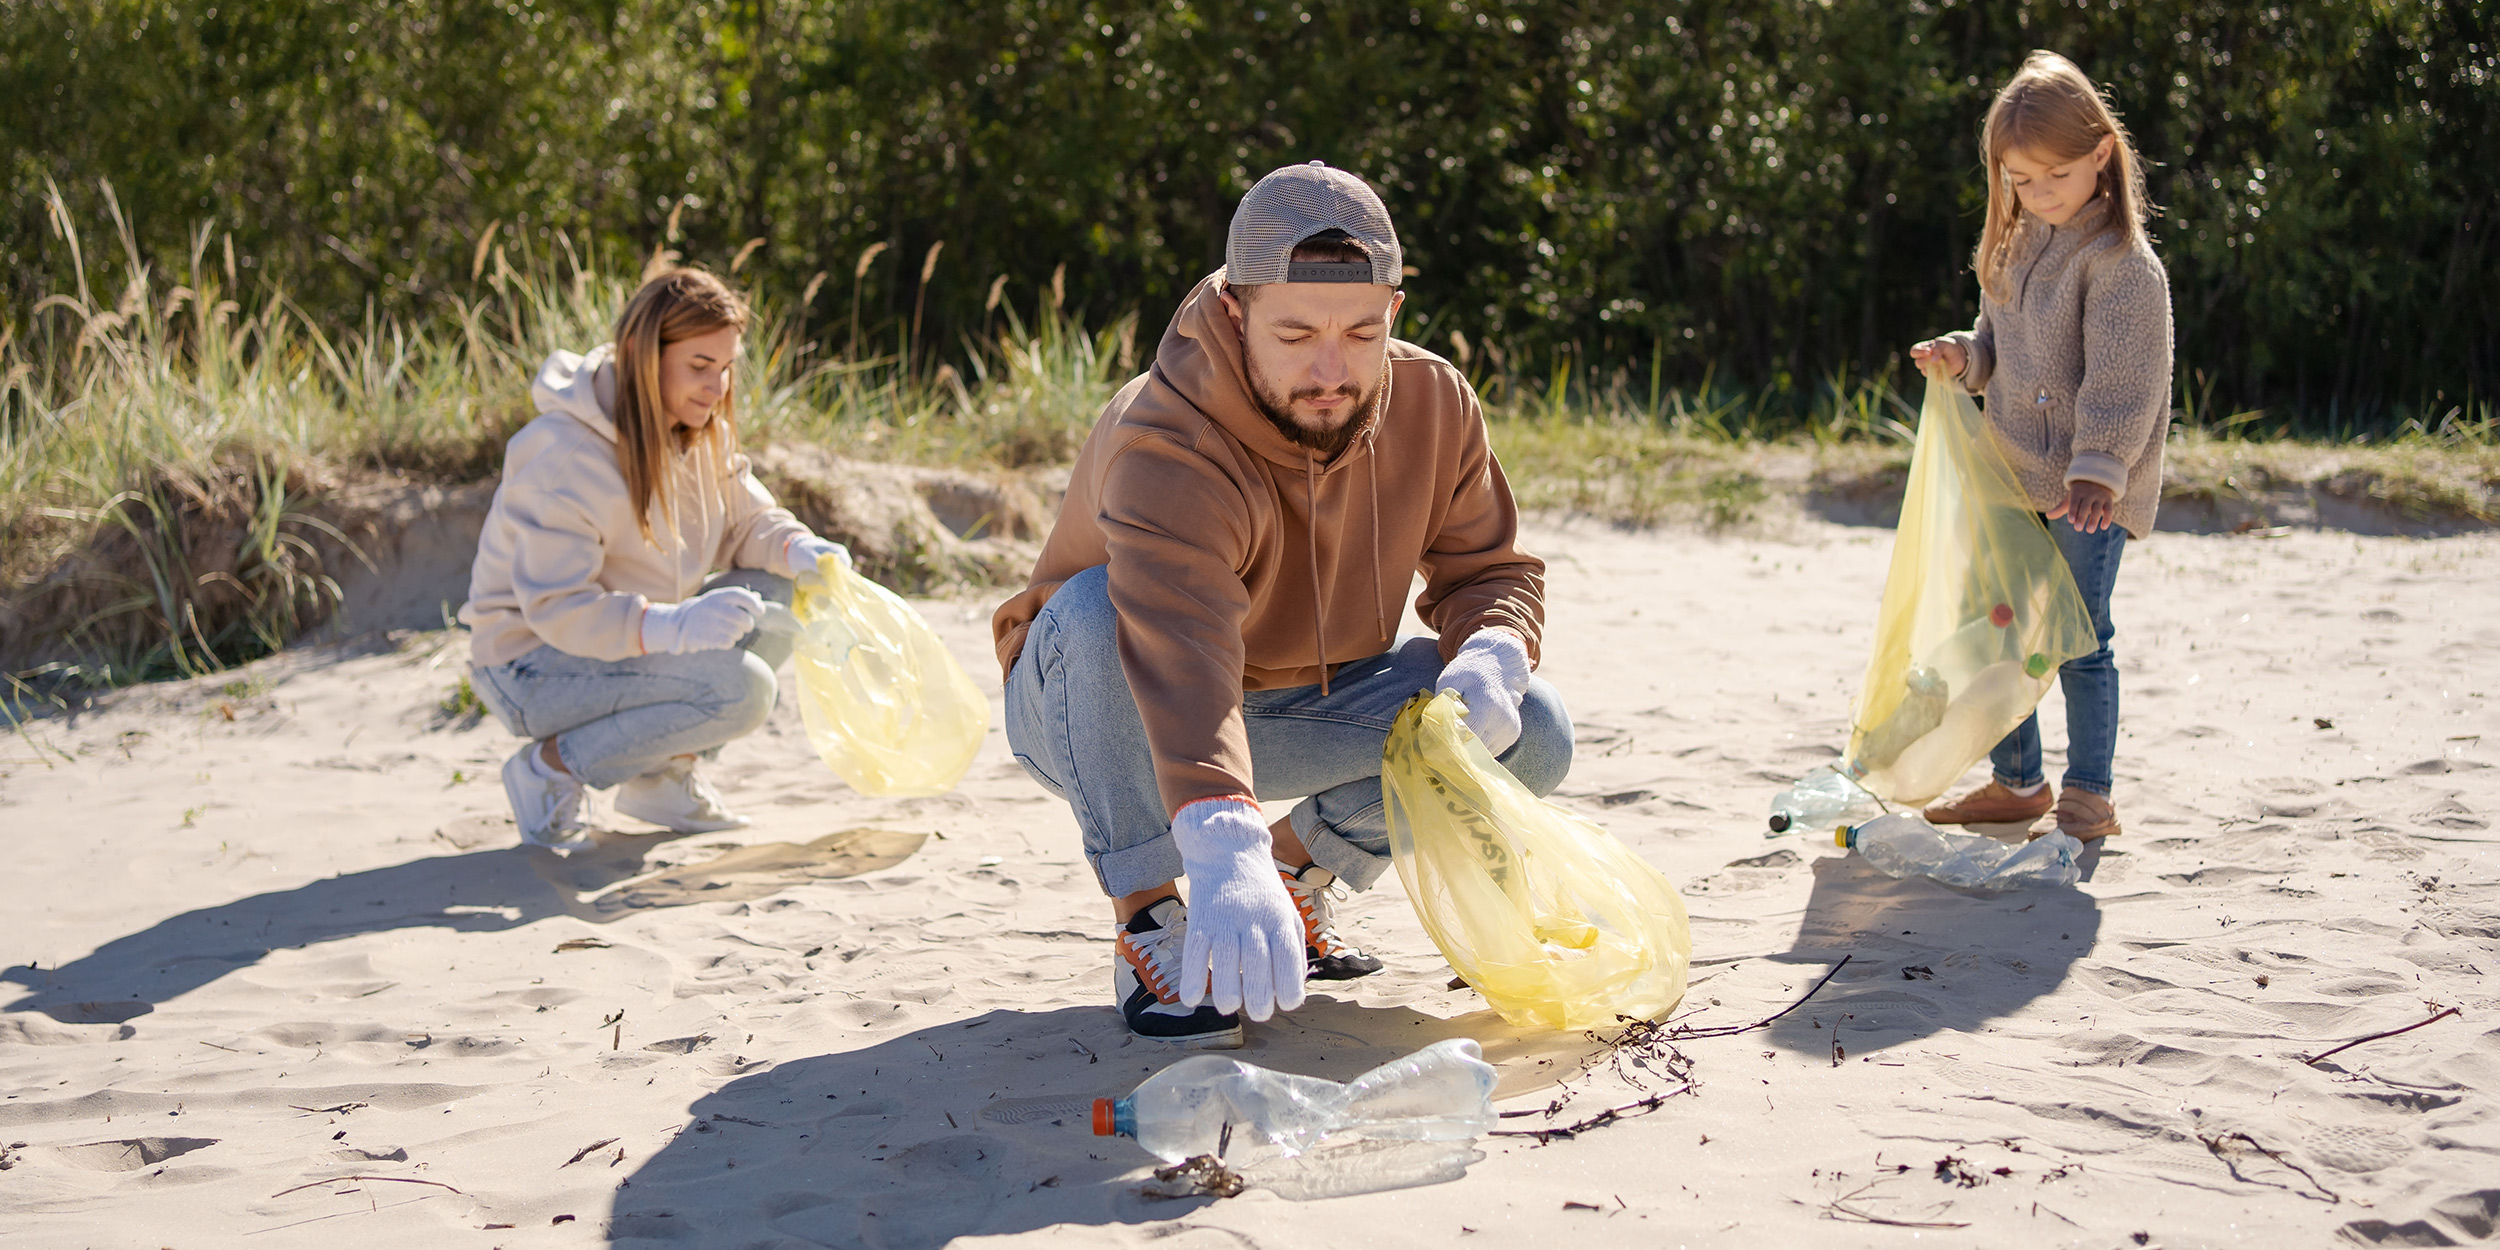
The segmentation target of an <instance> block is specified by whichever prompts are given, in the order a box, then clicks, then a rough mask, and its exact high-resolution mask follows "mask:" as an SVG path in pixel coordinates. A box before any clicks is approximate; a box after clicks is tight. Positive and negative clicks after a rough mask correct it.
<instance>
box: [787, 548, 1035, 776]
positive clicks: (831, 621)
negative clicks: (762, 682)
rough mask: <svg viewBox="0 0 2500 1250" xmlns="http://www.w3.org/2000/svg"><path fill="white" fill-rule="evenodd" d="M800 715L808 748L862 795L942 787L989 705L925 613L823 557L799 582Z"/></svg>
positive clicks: (960, 765)
mask: <svg viewBox="0 0 2500 1250" xmlns="http://www.w3.org/2000/svg"><path fill="white" fill-rule="evenodd" d="M791 610H792V612H793V614H794V615H795V616H796V617H797V619H798V645H797V648H796V653H795V656H794V659H793V663H794V664H795V665H796V667H797V669H798V683H797V685H798V700H799V717H800V719H801V720H803V721H805V722H806V723H807V738H808V741H809V742H811V743H813V744H814V745H815V747H816V753H817V754H818V755H821V756H823V757H824V760H825V763H826V764H827V765H828V766H830V767H831V768H832V769H833V771H834V772H835V773H837V774H839V775H840V776H841V778H842V780H844V781H847V782H849V783H850V785H851V788H852V789H854V790H857V791H859V792H860V793H862V794H880V795H928V794H942V793H944V792H946V791H948V790H951V789H953V788H954V787H955V783H956V782H958V781H961V780H963V775H964V770H965V769H967V768H970V767H971V766H972V757H973V754H974V753H975V752H977V751H979V750H980V749H981V738H982V735H984V734H986V733H988V732H989V727H990V705H989V699H988V698H987V697H985V696H984V695H983V694H982V692H981V689H980V687H978V686H975V685H973V684H972V677H971V676H970V675H969V674H967V673H965V672H964V668H963V665H961V664H958V663H956V662H955V657H954V656H952V655H950V654H948V653H947V650H946V644H945V643H943V642H940V641H939V640H938V636H937V634H936V633H935V632H933V631H931V630H930V628H929V624H928V622H926V621H924V620H922V619H920V614H919V613H918V612H915V611H913V610H912V606H911V605H910V604H908V603H905V602H903V600H902V599H901V598H900V597H898V596H897V595H895V594H894V592H892V591H890V590H887V589H886V588H885V587H883V586H880V585H878V584H876V583H875V582H872V581H870V580H868V579H867V578H865V577H862V576H860V575H859V574H857V573H854V572H852V571H851V570H849V569H847V568H844V567H842V566H841V565H840V564H839V563H838V562H836V561H834V560H831V559H827V560H825V561H824V562H823V564H822V567H821V568H820V569H819V570H818V575H817V576H816V577H812V578H803V579H801V580H800V582H799V586H798V591H797V596H796V600H795V602H794V603H793V604H792V608H791Z"/></svg>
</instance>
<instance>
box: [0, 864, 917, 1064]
mask: <svg viewBox="0 0 2500 1250" xmlns="http://www.w3.org/2000/svg"><path fill="white" fill-rule="evenodd" d="M449 832H452V833H459V832H462V830H461V828H460V826H458V825H455V826H453V827H452V829H451V830H450V831H449ZM508 836H510V835H509V831H508V829H506V830H505V831H504V832H503V833H502V834H501V835H500V836H499V838H498V840H500V837H508ZM927 836H928V835H926V834H920V833H898V832H894V831H891V830H883V829H851V830H846V831H844V832H841V833H836V834H831V835H828V836H826V837H823V838H819V839H817V840H816V841H813V842H809V843H806V844H804V845H801V844H797V843H789V842H766V843H760V844H757V845H754V846H745V847H739V848H737V849H735V850H732V851H729V852H726V853H724V854H722V855H720V856H718V857H716V858H713V859H709V860H706V861H703V862H701V863H695V864H686V865H681V866H675V867H666V868H661V869H657V870H646V867H645V861H646V859H647V858H648V857H649V856H650V854H651V853H652V852H653V851H654V850H657V849H658V848H659V847H660V846H662V845H663V844H665V843H667V842H670V841H673V840H675V837H676V835H673V834H661V835H621V834H602V835H600V842H599V845H598V846H597V847H596V848H594V849H592V850H589V851H584V852H581V853H579V854H576V855H574V856H572V857H571V858H561V857H558V856H556V855H553V854H550V853H548V852H546V851H538V850H527V849H523V848H519V847H507V848H505V849H501V850H493V851H474V852H471V853H468V854H463V855H439V856H434V857H431V858H427V859H419V860H411V861H409V862H407V863H404V864H393V865H391V866H389V867H387V868H375V869H371V870H369V871H366V872H357V873H348V874H346V875H344V876H337V877H329V878H325V879H323V880H319V881H313V882H308V883H306V884H304V885H300V886H297V887H295V888H294V889H291V890H273V891H270V892H269V893H267V894H256V895H253V896H252V897H250V898H245V899H238V900H236V901H234V902H231V903H220V904H218V905H216V906H214V907H203V908H200V909H198V910H196V911H188V912H184V913H183V914H181V915H179V916H174V917H171V918H169V919H166V920H162V921H159V922H157V923H156V924H153V925H150V926H149V927H147V928H145V929H142V930H140V931H139V932H137V933H133V934H130V935H128V936H126V937H118V938H115V939H113V940H112V941H110V942H107V943H105V944H104V945H103V946H101V947H98V948H97V949H96V951H95V952H94V953H93V954H90V955H87V956H85V957H83V958H80V959H76V960H73V961H71V962H69V963H66V964H63V965H61V966H59V967H57V968H35V967H31V966H28V965H24V964H21V965H18V966H16V967H13V968H9V969H6V970H5V971H0V981H11V982H15V983H17V984H19V985H22V986H25V987H27V988H28V989H29V990H30V991H32V992H31V993H30V994H28V995H25V996H22V997H20V998H19V999H18V1000H17V1001H15V1002H13V1003H10V1004H8V1006H7V1007H6V1008H0V1010H5V1011H11V1012H18V1011H39V1012H42V1013H44V1014H45V1015H48V1016H50V1017H52V1018H53V1019H55V1020H58V1021H61V1022H62V1023H64V1024H120V1023H122V1022H124V1021H127V1020H130V1019H133V1018H135V1017H138V1016H143V1015H146V1014H148V1013H149V1012H151V1011H154V1010H155V1009H156V1004H158V1003H162V1002H165V1001H166V1000H168V999H171V998H174V997H176V996H179V995H182V994H187V993H189V992H191V991H192V990H196V989H198V988H200V987H201V986H203V985H206V984H208V983H209V982H211V981H214V980H216V979H217V978H219V977H222V976H224V975H226V974H227V973H229V972H233V971H235V970H237V969H240V968H246V967H249V966H251V965H252V964H255V963H258V962H259V961H260V959H261V957H262V956H264V955H266V954H268V953H269V952H270V951H271V950H272V949H276V948H281V947H300V946H308V945H311V944H313V943H315V942H331V941H337V940H339V939H341V938H350V937H355V936H357V935H359V934H365V933H383V932H388V931H390V930H394V929H415V928H431V929H452V930H457V931H462V932H488V933H491V932H495V931H499V930H503V929H511V928H517V927H519V926H521V925H526V924H530V923H532V922H535V921H539V920H544V919H547V918H549V917H551V916H572V917H575V918H576V919H580V920H587V921H589V922H591V923H593V924H605V923H607V922H608V921H611V920H615V919H617V918H619V917H621V916H626V915H630V914H632V913H635V912H638V911H646V910H649V909H651V908H655V907H675V906H680V905H682V904H686V903H692V902H696V901H698V900H700V901H703V902H715V903H720V902H740V901H744V900H748V899H756V898H762V897H764V896H766V895H769V894H773V893H776V892H778V891H780V890H783V889H786V888H788V887H790V886H793V885H797V884H800V883H802V882H806V881H829V880H834V879H837V878H841V877H853V876H857V875H859V874H861V873H864V872H872V871H875V870H876V869H879V868H890V867H892V866H894V865H896V864H899V863H902V862H903V861H904V860H906V859H909V858H910V857H911V856H912V854H913V853H914V852H916V851H918V850H919V849H920V844H921V842H922V841H923V840H925V839H926V838H927ZM459 840H462V839H458V838H455V841H459Z"/></svg>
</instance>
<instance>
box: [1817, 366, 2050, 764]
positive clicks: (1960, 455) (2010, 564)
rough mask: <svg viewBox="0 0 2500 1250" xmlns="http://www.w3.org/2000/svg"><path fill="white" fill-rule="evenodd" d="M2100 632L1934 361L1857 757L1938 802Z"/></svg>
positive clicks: (1958, 392) (1982, 426) (1863, 703)
mask: <svg viewBox="0 0 2500 1250" xmlns="http://www.w3.org/2000/svg"><path fill="white" fill-rule="evenodd" d="M2099 646H2100V642H2099V640H2098V639H2096V638H2095V637H2093V634H2092V618H2091V615H2090V614H2089V613H2088V612H2087V611H2086V610H2085V608H2084V606H2083V593H2082V591H2080V590H2078V589H2077V588H2076V587H2075V576H2074V573H2073V571H2072V570H2070V569H2068V568H2067V567H2066V560H2065V557H2064V556H2062V555H2060V554H2059V553H2058V549H2057V540H2056V539H2054V538H2051V537H2050V536H2049V531H2048V527H2047V525H2045V524H2044V523H2042V521H2041V519H2040V514H2039V513H2037V512H2034V511H2033V510H2032V507H2031V501H2030V500H2029V499H2028V498H2027V497H2025V495H2024V494H2023V490H2022V487H2021V485H2020V484H2019V483H2017V482H2016V481H2015V480H2014V471H2013V470H2012V469H2011V468H2009V467H2007V465H2006V463H2005V457H2004V455H2003V453H2001V452H1999V451H1998V450H1997V446H1996V442H1995V436H1994V435H1993V434H1991V433H1990V432H1989V430H1988V426H1987V422H1986V419H1985V418H1984V417H1982V416H1981V415H1980V412H1979V407H1978V405H1976V404H1974V403H1972V402H1971V397H1970V395H1969V394H1968V393H1967V392H1965V391H1964V390H1963V389H1962V387H1961V384H1960V383H1959V382H1956V381H1955V380H1954V379H1952V378H1951V377H1949V376H1947V375H1946V374H1945V373H1944V372H1943V371H1942V369H1941V367H1937V368H1931V370H1930V371H1929V373H1928V375H1927V400H1926V403H1925V405H1924V406H1923V407H1922V408H1921V409H1920V411H1919V419H1918V443H1917V447H1916V449H1915V450H1914V451H1913V452H1912V453H1911V457H1910V483H1909V491H1908V494H1907V495H1905V496H1904V497H1903V499H1902V501H1901V528H1900V530H1899V531H1898V533H1897V534H1896V536H1895V537H1894V539H1893V544H1892V568H1891V570H1890V571H1889V572H1888V573H1886V574H1885V577H1884V602H1883V607H1882V609H1881V610H1880V612H1879V613H1878V615H1877V616H1876V620H1875V647H1874V652H1873V655H1872V656H1871V658H1869V659H1868V661H1867V665H1866V682H1865V685H1864V686H1863V687H1862V688H1861V689H1860V690H1859V692H1858V706H1857V713H1856V716H1855V719H1854V721H1853V723H1852V724H1851V726H1850V730H1849V755H1848V759H1847V760H1846V761H1845V764H1844V768H1845V771H1846V772H1847V773H1848V775H1849V776H1850V777H1852V778H1854V779H1855V780H1856V781H1857V782H1858V784H1859V785H1862V786H1864V787H1866V788H1867V789H1868V790H1869V791H1871V792H1873V793H1874V794H1875V795H1876V796H1878V797H1880V798H1884V799H1888V800H1891V801H1892V802H1894V803H1899V804H1903V805H1906V806H1916V805H1918V804H1922V803H1925V802H1927V801H1928V800H1930V799H1933V798H1935V797H1936V796H1937V795H1940V794H1942V793H1944V791H1945V787H1947V786H1950V785H1952V784H1953V783H1954V781H1955V780H1957V779H1959V778H1960V777H1961V775H1962V774H1963V773H1964V772H1966V771H1968V770H1969V768H1970V766H1971V765H1973V764H1976V763H1978V762H1979V760H1980V757H1982V756H1984V755H1986V754H1987V753H1988V748H1990V747H1992V746H1995V745H1996V743H1997V740H1998V739H2000V738H2003V737H2004V736H2005V735H2006V734H2008V733H2010V732H2012V731H2013V729H2014V727H2015V726H2017V725H2020V724H2021V723H2022V722H2023V718H2024V717H2026V716H2029V715H2030V714H2031V710H2032V709H2033V708H2034V707H2036V706H2038V705H2039V702H2040V696H2042V695H2043V694H2046V693H2048V688H2049V683H2050V682H2051V681H2054V680H2056V677H2057V666H2058V665H2060V664H2063V663H2065V662H2066V661H2068V660H2071V659H2074V658H2076V657H2078V656H2084V655H2090V654H2091V653H2092V652H2093V651H2095V650H2097V649H2098V648H2099Z"/></svg>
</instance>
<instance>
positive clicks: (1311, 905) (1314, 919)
mask: <svg viewBox="0 0 2500 1250" xmlns="http://www.w3.org/2000/svg"><path fill="white" fill-rule="evenodd" d="M1276 875H1278V876H1280V877H1283V878H1284V879H1285V892H1286V893H1288V894H1291V895H1293V906H1294V910H1296V911H1299V912H1301V913H1302V937H1303V945H1302V952H1303V954H1304V955H1306V956H1307V957H1309V959H1310V961H1311V964H1310V969H1309V971H1307V972H1305V973H1304V974H1303V975H1304V976H1305V977H1307V978H1309V979H1310V980H1313V981H1351V980H1353V979H1354V978H1356V977H1367V976H1370V975H1371V974H1373V973H1375V972H1378V971H1380V968H1381V964H1380V961H1379V960H1378V959H1375V958H1373V957H1372V956H1369V955H1366V954H1364V953H1363V952H1361V951H1358V950H1356V949H1354V948H1353V947H1352V946H1349V945H1347V944H1346V940H1345V939H1344V938H1341V937H1338V936H1337V894H1336V891H1335V889H1334V888H1333V887H1334V886H1335V885H1336V884H1337V874H1335V873H1333V872H1330V871H1328V870H1327V869H1325V868H1322V867H1320V866H1319V865H1317V864H1304V865H1303V866H1302V867H1301V868H1300V869H1299V870H1296V869H1292V868H1287V867H1285V865H1284V864H1283V863H1282V862H1281V861H1280V862H1278V863H1277V865H1276Z"/></svg>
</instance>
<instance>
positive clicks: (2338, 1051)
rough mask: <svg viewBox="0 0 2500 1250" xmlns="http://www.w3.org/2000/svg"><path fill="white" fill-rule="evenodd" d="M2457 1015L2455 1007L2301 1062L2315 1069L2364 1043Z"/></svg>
mask: <svg viewBox="0 0 2500 1250" xmlns="http://www.w3.org/2000/svg"><path fill="white" fill-rule="evenodd" d="M2455 1014H2457V1009H2456V1008H2454V1007H2450V1008H2448V1009H2447V1010H2445V1011H2442V1012H2440V1013H2439V1014H2437V1015H2434V1016H2432V1017H2431V1018H2430V1019H2428V1020H2423V1021H2420V1022H2418V1023H2415V1024H2408V1025H2406V1026H2404V1027H2403V1028H2401V1029H2389V1030H2387V1031H2386V1032H2384V1033H2372V1034H2371V1035H2369V1036H2368V1037H2356V1038H2354V1039H2352V1040H2351V1041H2349V1042H2346V1043H2344V1044H2343V1045H2341V1046H2338V1047H2336V1048H2335V1049H2333V1050H2322V1051H2319V1052H2318V1053H2317V1054H2314V1055H2311V1056H2309V1057H2308V1058H2306V1059H2303V1060H2301V1062H2302V1063H2305V1064H2308V1065H2309V1066H2310V1067H2313V1068H2314V1067H2316V1066H2318V1061H2319V1060H2321V1059H2324V1058H2326V1057H2327V1056H2328V1055H2340V1054H2342V1053H2344V1052H2345V1051H2347V1050H2351V1049H2352V1048H2353V1047H2355V1046H2358V1045H2360V1044H2361V1043H2363V1042H2375V1041H2377V1040H2379V1039H2380V1038H2382V1037H2394V1036H2395V1035H2397V1034H2399V1033H2410V1032H2412V1031H2414V1030H2415V1029H2418V1028H2421V1027H2423V1026H2424V1025H2431V1024H2437V1023H2439V1022H2440V1021H2442V1020H2445V1019H2447V1018H2448V1017H2450V1016H2453V1015H2455Z"/></svg>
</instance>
